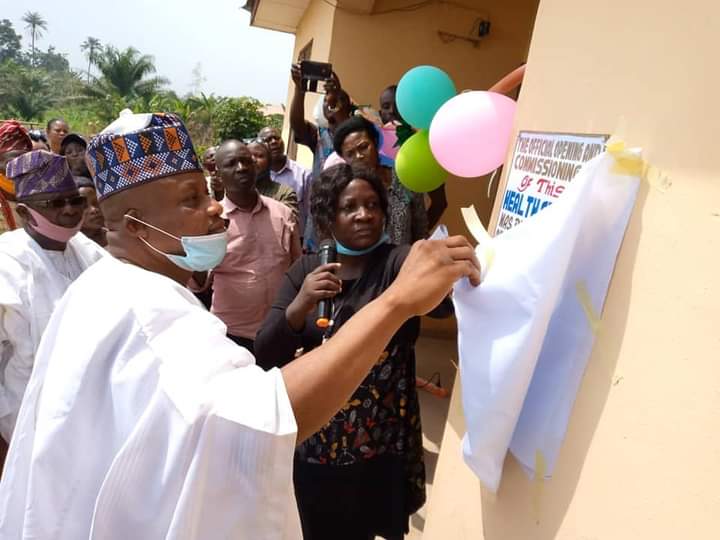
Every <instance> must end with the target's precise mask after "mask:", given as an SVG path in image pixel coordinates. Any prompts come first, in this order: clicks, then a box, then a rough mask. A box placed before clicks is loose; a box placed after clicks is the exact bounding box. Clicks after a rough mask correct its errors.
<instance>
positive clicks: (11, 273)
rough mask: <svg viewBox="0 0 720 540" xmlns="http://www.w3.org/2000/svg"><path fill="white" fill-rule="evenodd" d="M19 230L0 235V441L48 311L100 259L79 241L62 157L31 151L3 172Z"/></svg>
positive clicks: (99, 252) (73, 191) (81, 204)
mask: <svg viewBox="0 0 720 540" xmlns="http://www.w3.org/2000/svg"><path fill="white" fill-rule="evenodd" d="M7 177H8V178H9V179H10V181H12V182H14V190H15V196H16V199H17V201H18V205H17V212H18V214H19V215H20V217H21V219H22V220H23V221H24V226H23V227H22V228H20V229H16V230H14V231H11V232H7V233H4V234H2V235H0V435H2V438H3V439H4V440H5V441H6V442H9V441H10V437H11V435H12V432H13V428H14V427H15V419H16V417H17V414H18V411H19V410H20V403H21V401H22V397H23V394H24V393H25V386H26V385H27V383H28V380H29V379H30V373H31V372H32V369H33V363H34V358H35V353H36V351H37V348H38V346H39V344H40V338H41V336H42V334H43V332H44V331H45V327H46V326H47V323H48V320H49V319H50V315H51V314H52V312H53V309H54V308H55V304H57V302H58V301H59V300H60V298H61V297H62V295H63V294H64V293H65V291H66V289H67V288H68V286H69V285H70V283H72V282H73V281H75V279H76V278H77V277H78V276H79V275H80V274H81V273H82V272H83V271H84V270H85V269H86V268H88V267H89V266H90V265H92V264H93V263H95V262H96V261H98V260H99V259H100V258H101V257H102V256H103V254H104V253H105V251H104V250H103V249H101V248H99V247H98V246H97V245H96V244H95V243H94V242H92V241H90V240H89V239H88V238H86V237H85V236H83V235H82V234H79V233H78V231H79V230H80V226H81V224H82V216H83V210H84V209H85V206H86V200H85V198H84V197H82V196H81V195H80V194H79V192H78V189H77V187H76V186H75V181H74V180H73V176H72V174H71V173H70V169H69V167H68V164H67V161H66V160H65V158H64V157H62V156H58V155H55V154H51V153H50V152H45V151H44V150H35V151H33V152H28V153H26V154H23V155H21V156H20V157H17V158H15V159H13V160H11V161H10V162H8V164H7Z"/></svg>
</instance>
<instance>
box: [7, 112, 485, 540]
mask: <svg viewBox="0 0 720 540" xmlns="http://www.w3.org/2000/svg"><path fill="white" fill-rule="evenodd" d="M88 155H89V161H90V164H91V169H92V174H93V177H94V180H95V182H96V185H97V191H98V195H99V197H100V199H101V206H102V210H103V214H104V215H105V217H106V220H107V225H108V227H109V233H108V249H109V251H110V252H111V254H112V255H114V256H115V258H106V259H104V260H102V261H100V262H99V263H97V264H95V265H94V266H93V267H92V268H90V269H89V270H88V271H87V272H85V273H84V274H83V275H82V276H81V277H80V279H78V280H77V281H76V282H75V283H74V284H73V285H72V286H71V287H70V289H69V290H68V292H67V294H66V295H65V297H64V298H63V300H62V301H61V302H60V304H59V305H58V307H57V308H56V311H55V313H54V314H53V317H52V318H51V320H50V323H49V325H48V328H47V331H46V333H45V336H44V338H43V340H42V343H41V344H40V349H39V351H38V354H37V357H36V367H35V370H34V372H33V375H32V379H31V381H30V384H29V385H28V390H27V393H26V397H25V400H24V402H23V406H22V409H21V411H20V417H19V419H18V426H17V428H16V436H15V437H13V439H12V444H11V447H10V452H9V455H8V459H7V462H6V466H5V471H4V475H3V478H2V484H1V485H0V537H1V538H8V539H17V538H28V539H29V538H33V539H46V538H47V539H50V538H52V539H54V540H57V539H60V540H62V539H67V540H70V539H72V540H77V539H80V538H93V539H133V540H141V539H148V540H157V539H161V538H163V539H196V538H197V539H203V540H207V539H210V540H212V539H216V538H217V539H227V538H247V539H252V540H266V539H299V538H301V530H300V524H299V520H298V515H297V510H296V505H295V499H294V495H293V488H292V459H293V450H294V448H295V445H296V444H297V443H298V442H300V441H302V440H303V439H304V438H306V437H308V436H310V435H311V434H312V433H314V432H315V431H317V430H318V429H319V428H320V427H321V426H322V425H323V424H324V423H325V422H327V421H328V420H329V419H330V418H331V416H332V415H333V414H334V413H335V412H336V411H337V410H339V409H340V408H341V407H342V405H343V404H344V403H345V401H346V400H347V399H348V398H349V396H350V395H351V393H352V392H353V390H354V389H355V388H356V387H357V386H358V385H359V384H360V383H361V381H362V380H363V378H364V377H365V376H366V375H367V373H368V372H369V370H370V368H371V367H372V365H373V364H374V363H375V361H376V360H377V358H378V357H379V356H380V354H381V353H382V351H383V349H384V347H385V346H386V344H387V342H388V340H389V339H390V337H391V336H392V335H393V334H394V333H395V332H396V331H397V329H398V328H399V327H400V326H401V325H402V324H403V322H404V321H405V320H406V319H407V318H409V317H410V316H413V315H417V314H420V313H426V312H428V311H429V310H430V309H432V308H433V307H435V306H436V305H437V304H438V303H439V302H440V301H441V300H442V299H443V298H444V297H445V295H446V294H447V293H448V292H449V290H450V288H451V286H452V284H453V282H454V281H456V280H457V279H459V278H461V277H463V276H468V277H469V278H470V280H471V281H472V282H473V283H476V284H477V283H478V282H479V271H478V263H477V260H476V259H475V257H474V253H473V250H472V248H471V247H470V246H469V244H468V242H467V241H466V240H465V239H464V238H462V237H455V238H451V239H448V240H446V241H442V242H421V243H418V244H417V245H416V246H415V247H414V248H413V250H412V251H411V253H410V255H409V256H408V259H407V261H406V263H405V265H404V267H403V270H402V272H401V273H400V275H399V276H398V278H397V280H396V281H395V283H394V285H393V286H392V287H391V288H390V289H389V290H388V291H387V292H386V294H384V295H383V296H381V297H380V298H378V299H377V300H376V301H374V302H372V303H371V304H369V305H368V306H367V307H366V308H365V309H363V310H362V311H361V312H359V313H358V314H357V315H356V316H355V317H354V318H353V320H352V321H350V322H348V323H347V324H346V325H345V326H343V328H342V330H340V331H339V332H338V333H337V334H336V335H335V336H334V337H333V338H332V339H330V340H329V341H328V342H327V343H326V344H325V345H324V346H323V347H320V348H318V349H316V350H314V351H312V352H311V353H308V354H306V355H304V356H302V357H300V358H299V359H298V360H296V361H294V362H292V363H290V364H289V365H287V366H286V367H284V368H283V369H282V370H278V369H273V370H271V371H268V372H265V371H263V370H262V369H261V368H259V367H257V366H256V365H255V364H254V359H253V357H252V355H251V354H250V353H249V352H247V351H246V350H245V349H243V348H240V347H238V346H236V345H235V344H234V343H233V342H232V341H230V340H228V339H227V338H226V336H225V334H226V329H225V327H224V325H223V324H222V323H221V322H220V321H219V319H217V318H216V317H215V316H213V315H212V314H210V313H208V312H207V311H206V310H205V308H203V307H202V306H201V305H200V303H199V302H198V301H197V300H196V299H195V298H194V296H192V294H190V293H189V292H188V291H187V290H186V289H185V287H184V284H185V283H187V281H188V280H189V278H190V276H191V273H192V271H204V270H208V269H209V268H211V267H212V266H214V265H216V264H218V263H219V262H220V260H221V259H222V258H223V256H224V252H225V236H224V227H223V222H222V220H221V219H220V215H221V212H222V208H221V206H220V205H219V204H218V203H217V202H215V201H213V200H212V199H210V197H209V196H208V193H207V187H206V184H205V179H204V177H203V175H202V172H201V170H200V167H199V164H198V162H197V157H196V156H195V153H194V150H193V148H192V143H191V142H190V139H189V136H188V134H187V131H186V130H185V127H184V126H183V125H182V123H181V122H180V121H179V119H178V118H177V117H175V116H173V115H150V114H146V115H130V114H126V115H124V116H121V118H120V119H118V120H117V121H116V122H114V123H113V124H111V125H110V126H109V127H108V128H107V129H106V130H105V131H104V132H103V133H102V134H100V135H99V136H98V137H97V138H96V139H94V140H93V141H91V143H90V146H89V147H88ZM328 279H334V278H333V276H332V274H329V273H328ZM420 281H422V282H423V287H417V283H418V282H420ZM89 336H90V339H88V337H89Z"/></svg>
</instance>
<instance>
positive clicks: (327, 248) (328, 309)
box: [315, 239, 337, 328]
mask: <svg viewBox="0 0 720 540" xmlns="http://www.w3.org/2000/svg"><path fill="white" fill-rule="evenodd" d="M318 255H319V257H320V264H321V265H323V264H329V263H334V262H337V249H336V248H335V241H334V240H332V239H327V240H323V241H322V242H321V243H320V248H319V250H318ZM331 317H332V300H330V299H329V298H324V299H322V300H320V301H319V302H318V306H317V319H316V320H315V325H316V326H317V327H318V328H327V327H328V326H330V318H331Z"/></svg>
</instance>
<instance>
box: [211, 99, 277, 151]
mask: <svg viewBox="0 0 720 540" xmlns="http://www.w3.org/2000/svg"><path fill="white" fill-rule="evenodd" d="M262 107H263V104H262V103H261V102H260V101H258V100H257V99H255V98H251V97H240V98H232V99H228V100H227V101H225V102H223V103H222V104H221V105H220V106H219V107H218V110H217V112H216V117H215V136H216V137H217V140H218V141H224V140H227V139H239V140H243V139H251V138H254V137H255V136H256V135H257V133H258V131H260V129H262V128H263V127H264V126H265V122H266V120H265V115H263V113H262Z"/></svg>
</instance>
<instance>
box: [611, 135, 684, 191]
mask: <svg viewBox="0 0 720 540" xmlns="http://www.w3.org/2000/svg"><path fill="white" fill-rule="evenodd" d="M606 149H607V151H608V153H609V154H611V155H612V156H613V157H614V158H615V166H614V167H613V169H612V172H613V173H615V174H625V175H629V176H639V177H640V179H641V180H645V181H646V182H647V183H648V184H649V185H650V187H652V188H654V189H656V190H658V191H660V192H661V193H665V192H666V191H667V190H668V189H670V187H671V186H672V182H671V181H670V177H669V176H668V175H667V174H665V173H664V172H663V171H661V170H660V169H658V168H657V167H655V166H654V165H650V164H649V163H648V162H647V161H645V160H643V159H642V156H641V152H640V150H639V149H637V148H627V147H626V145H625V141H623V140H621V139H610V140H609V141H608V142H607V145H606Z"/></svg>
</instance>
